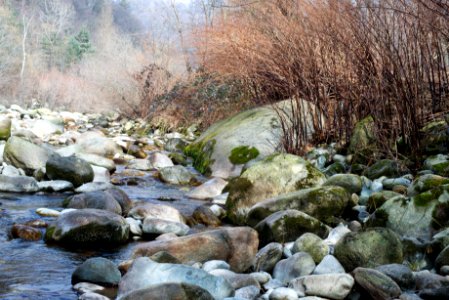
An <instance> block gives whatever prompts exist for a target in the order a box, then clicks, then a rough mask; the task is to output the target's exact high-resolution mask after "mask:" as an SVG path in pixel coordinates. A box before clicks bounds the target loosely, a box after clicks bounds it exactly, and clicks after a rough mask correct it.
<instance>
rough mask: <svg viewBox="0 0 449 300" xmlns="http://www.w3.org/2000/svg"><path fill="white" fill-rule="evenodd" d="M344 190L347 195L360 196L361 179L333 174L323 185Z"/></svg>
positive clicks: (348, 175)
mask: <svg viewBox="0 0 449 300" xmlns="http://www.w3.org/2000/svg"><path fill="white" fill-rule="evenodd" d="M324 185H335V186H341V187H342V188H345V189H346V190H347V191H348V192H349V193H351V194H352V193H355V194H360V192H361V191H362V187H363V182H362V178H361V177H360V176H358V175H355V174H335V175H333V176H331V177H329V179H327V181H326V182H325V183H324Z"/></svg>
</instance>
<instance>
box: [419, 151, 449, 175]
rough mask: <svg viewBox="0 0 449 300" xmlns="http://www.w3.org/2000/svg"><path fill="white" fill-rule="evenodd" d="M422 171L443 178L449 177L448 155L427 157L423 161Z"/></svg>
mask: <svg viewBox="0 0 449 300" xmlns="http://www.w3.org/2000/svg"><path fill="white" fill-rule="evenodd" d="M424 169H426V170H430V171H432V172H434V173H436V174H437V175H441V176H444V177H447V176H449V155H445V154H438V155H434V156H430V157H428V158H427V159H426V160H425V161H424Z"/></svg>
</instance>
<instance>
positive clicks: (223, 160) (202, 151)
mask: <svg viewBox="0 0 449 300" xmlns="http://www.w3.org/2000/svg"><path fill="white" fill-rule="evenodd" d="M290 104H291V101H289V100H286V101H283V102H280V103H278V104H277V105H278V106H279V107H280V108H281V109H282V110H283V111H285V112H287V113H288V112H290V111H291V106H290ZM302 105H303V107H304V108H305V109H310V110H314V107H313V105H312V104H310V103H309V102H305V101H304V102H303V103H302ZM305 124H307V125H306V126H307V127H308V133H310V134H312V132H313V126H312V123H311V119H310V118H307V120H306V121H305ZM281 137H282V129H281V127H280V124H279V116H278V114H277V113H276V110H275V109H273V107H272V106H271V105H268V106H263V107H259V108H255V109H252V110H248V111H244V112H241V113H239V114H237V115H235V116H233V117H230V118H228V119H226V120H223V121H221V122H219V123H217V124H215V125H213V126H211V127H210V128H209V129H208V130H207V131H206V132H204V133H203V134H202V135H201V136H200V137H199V138H198V139H197V140H196V141H195V142H194V143H192V144H191V145H189V146H188V147H186V149H185V153H186V154H187V155H189V156H191V157H193V160H194V167H195V168H196V169H197V170H199V171H200V172H201V173H209V174H211V175H212V176H214V177H221V178H228V177H232V176H236V175H239V174H238V173H239V169H240V168H239V166H241V165H242V164H245V163H246V162H248V161H250V160H251V159H254V158H265V157H267V156H269V155H271V154H273V153H274V152H276V151H277V150H278V149H279V147H280V145H281V143H282V141H281Z"/></svg>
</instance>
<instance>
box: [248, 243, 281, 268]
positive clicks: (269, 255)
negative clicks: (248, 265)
mask: <svg viewBox="0 0 449 300" xmlns="http://www.w3.org/2000/svg"><path fill="white" fill-rule="evenodd" d="M282 250H283V249H282V245H281V244H279V243H270V244H268V245H266V246H265V247H263V248H262V249H260V250H259V252H257V254H256V258H255V260H254V270H255V271H257V272H258V271H265V272H271V271H272V270H273V268H274V266H275V265H276V264H277V263H278V262H279V261H280V260H281V258H282Z"/></svg>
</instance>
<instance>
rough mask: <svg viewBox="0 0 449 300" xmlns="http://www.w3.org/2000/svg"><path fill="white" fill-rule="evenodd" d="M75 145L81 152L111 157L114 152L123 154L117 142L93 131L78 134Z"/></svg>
mask: <svg viewBox="0 0 449 300" xmlns="http://www.w3.org/2000/svg"><path fill="white" fill-rule="evenodd" d="M76 146H77V147H79V149H80V150H81V151H80V152H82V153H88V154H95V155H99V156H102V157H106V158H113V157H114V156H115V155H116V154H123V151H122V149H121V148H120V146H119V145H117V143H115V142H114V141H113V140H111V139H108V138H107V137H105V136H103V135H102V134H101V133H99V132H94V131H89V132H86V133H83V134H82V135H80V136H79V137H78V139H77V141H76Z"/></svg>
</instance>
